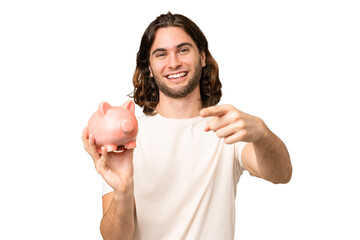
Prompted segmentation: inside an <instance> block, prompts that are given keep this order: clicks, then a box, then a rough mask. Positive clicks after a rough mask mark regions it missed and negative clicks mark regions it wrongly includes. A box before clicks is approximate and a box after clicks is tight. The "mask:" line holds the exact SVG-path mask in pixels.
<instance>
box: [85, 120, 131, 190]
mask: <svg viewBox="0 0 360 240" xmlns="http://www.w3.org/2000/svg"><path fill="white" fill-rule="evenodd" d="M81 138H82V141H83V144H84V148H85V150H86V151H87V152H88V153H89V154H90V156H91V157H92V159H93V160H94V164H95V168H96V171H97V172H98V173H99V174H100V175H101V176H102V177H103V178H104V180H105V181H106V182H107V183H108V184H109V186H110V187H112V188H113V189H114V191H115V192H117V193H122V194H128V193H132V191H133V173H134V168H133V153H134V149H126V150H125V151H123V152H119V153H115V152H107V150H106V149H105V147H102V149H101V151H102V152H101V154H99V153H98V152H97V150H96V145H95V137H94V135H93V134H90V135H89V132H88V128H87V127H86V128H84V130H83V133H82V137H81Z"/></svg>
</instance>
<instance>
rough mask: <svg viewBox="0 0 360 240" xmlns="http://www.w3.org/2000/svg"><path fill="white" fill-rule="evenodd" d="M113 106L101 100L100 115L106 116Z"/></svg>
mask: <svg viewBox="0 0 360 240" xmlns="http://www.w3.org/2000/svg"><path fill="white" fill-rule="evenodd" d="M110 108H112V107H111V105H110V104H109V103H107V102H101V103H100V105H99V113H100V116H102V117H103V116H105V114H106V112H107V111H108V110H109V109H110Z"/></svg>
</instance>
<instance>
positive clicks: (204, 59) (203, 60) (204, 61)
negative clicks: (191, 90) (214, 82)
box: [200, 51, 206, 67]
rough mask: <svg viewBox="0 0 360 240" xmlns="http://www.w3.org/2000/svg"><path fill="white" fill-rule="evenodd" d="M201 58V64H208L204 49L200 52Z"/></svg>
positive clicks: (203, 65)
mask: <svg viewBox="0 0 360 240" xmlns="http://www.w3.org/2000/svg"><path fill="white" fill-rule="evenodd" d="M200 58H201V66H202V67H205V66H206V54H205V51H202V52H201V53H200Z"/></svg>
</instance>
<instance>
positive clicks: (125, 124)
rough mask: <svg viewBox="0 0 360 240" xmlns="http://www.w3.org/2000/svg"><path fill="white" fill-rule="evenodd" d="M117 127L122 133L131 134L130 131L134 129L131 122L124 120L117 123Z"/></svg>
mask: <svg viewBox="0 0 360 240" xmlns="http://www.w3.org/2000/svg"><path fill="white" fill-rule="evenodd" d="M119 125H120V126H119V127H120V129H121V130H122V131H123V132H124V133H131V132H132V131H134V129H135V125H134V123H133V122H131V121H130V120H124V121H121V122H120V123H119Z"/></svg>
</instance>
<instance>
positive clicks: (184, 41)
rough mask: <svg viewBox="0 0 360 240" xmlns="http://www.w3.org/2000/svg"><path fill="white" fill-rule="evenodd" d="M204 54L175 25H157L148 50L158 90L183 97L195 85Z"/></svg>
mask: <svg viewBox="0 0 360 240" xmlns="http://www.w3.org/2000/svg"><path fill="white" fill-rule="evenodd" d="M205 65H206V63H205V53H204V52H202V53H200V52H199V50H198V48H197V46H196V44H195V42H194V41H193V40H192V39H191V37H190V36H189V35H188V34H187V33H186V32H185V31H184V30H183V29H182V28H179V27H166V28H160V29H158V30H157V31H156V35H155V40H154V42H153V44H152V46H151V49H150V66H149V69H150V76H151V77H154V79H155V82H156V84H157V85H158V87H159V90H160V91H161V92H163V93H164V94H165V95H167V96H169V97H172V98H182V97H186V96H187V95H188V94H189V93H191V92H192V91H193V90H194V89H195V88H196V87H197V86H198V85H199V81H200V79H201V73H202V68H203V67H205Z"/></svg>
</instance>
